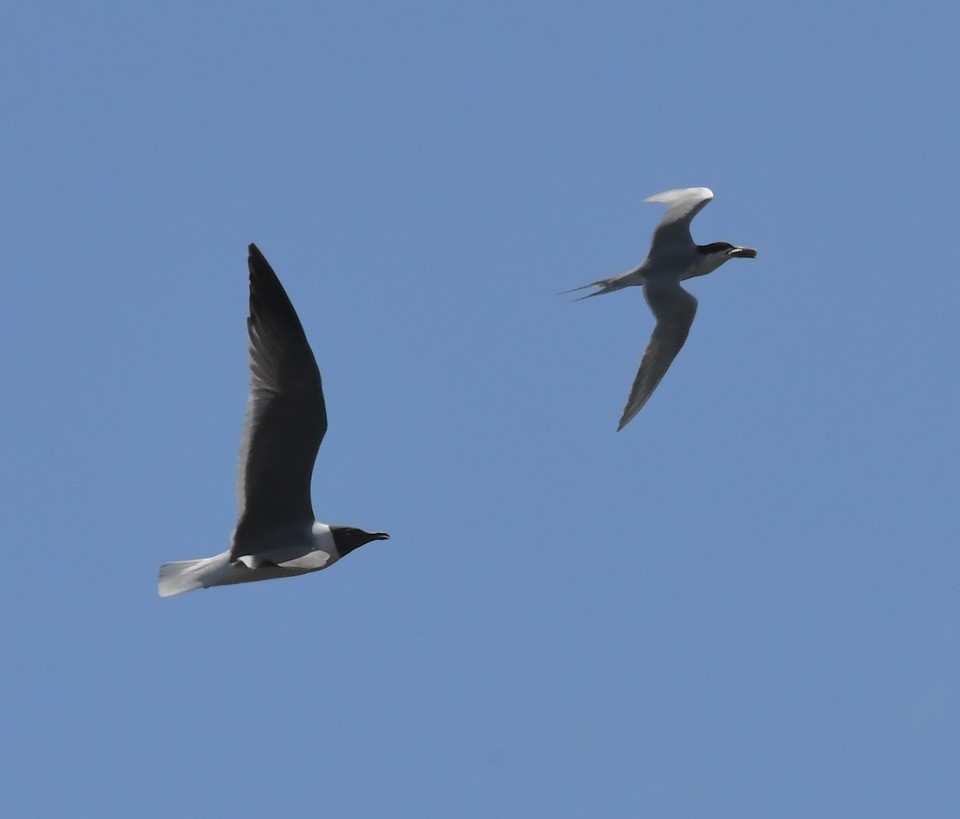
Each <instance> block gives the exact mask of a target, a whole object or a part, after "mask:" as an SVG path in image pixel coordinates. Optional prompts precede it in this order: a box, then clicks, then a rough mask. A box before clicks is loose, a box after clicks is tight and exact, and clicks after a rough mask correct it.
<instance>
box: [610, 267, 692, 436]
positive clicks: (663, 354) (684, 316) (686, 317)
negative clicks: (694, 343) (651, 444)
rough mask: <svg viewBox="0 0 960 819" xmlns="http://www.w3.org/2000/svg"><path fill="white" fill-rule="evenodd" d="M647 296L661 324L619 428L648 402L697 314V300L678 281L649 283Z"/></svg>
mask: <svg viewBox="0 0 960 819" xmlns="http://www.w3.org/2000/svg"><path fill="white" fill-rule="evenodd" d="M643 295H644V298H646V300H647V304H649V305H650V309H651V310H652V311H653V315H654V316H656V318H657V326H656V327H654V328H653V335H652V336H650V341H649V342H648V344H647V349H646V350H644V351H643V358H642V359H641V361H640V370H639V371H638V372H637V377H636V378H635V379H634V382H633V388H632V389H631V390H630V397H629V398H628V399H627V405H626V407H624V409H623V417H622V418H621V419H620V426H618V427H617V430H618V431H619V430H621V429H623V428H624V427H625V426H626V425H627V424H628V423H629V422H630V420H631V419H632V418H633V416H634V415H636V414H637V413H638V412H640V410H641V409H642V407H643V405H644V404H646V403H647V399H648V398H649V397H650V396H651V395H652V394H653V391H654V390H655V389H656V388H657V384H659V383H660V380H661V379H662V378H663V376H664V375H665V374H666V372H667V370H668V369H669V368H670V365H671V364H672V363H673V359H675V358H676V357H677V353H679V352H680V348H681V347H682V346H683V343H684V342H685V341H686V340H687V334H688V333H689V332H690V325H692V324H693V317H694V316H695V315H696V314H697V300H696V299H695V298H694V297H693V296H691V295H690V294H689V293H688V292H687V291H686V290H684V289H683V288H682V287H681V286H680V285H679V284H678V283H676V282H670V283H662V284H652V283H648V284H646V285H644V287H643Z"/></svg>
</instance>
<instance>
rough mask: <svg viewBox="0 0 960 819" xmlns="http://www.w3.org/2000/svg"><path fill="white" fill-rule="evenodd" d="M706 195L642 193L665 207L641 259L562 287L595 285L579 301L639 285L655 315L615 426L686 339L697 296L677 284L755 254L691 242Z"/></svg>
mask: <svg viewBox="0 0 960 819" xmlns="http://www.w3.org/2000/svg"><path fill="white" fill-rule="evenodd" d="M711 199H713V191H711V190H710V189H709V188H680V189H678V190H672V191H664V192H663V193H658V194H656V195H654V196H649V197H647V198H646V199H645V200H644V201H645V202H662V203H663V204H665V205H667V214H666V216H664V217H663V219H662V221H661V222H660V224H659V225H657V228H656V230H654V232H653V241H652V242H651V244H650V252H649V253H648V254H647V258H646V259H644V260H643V261H642V262H641V263H640V264H639V265H638V266H637V267H635V268H634V269H633V270H631V271H630V272H629V273H623V274H622V275H620V276H613V277H612V278H609V279H600V280H599V281H596V282H591V283H590V284H585V285H582V286H581V287H574V288H573V290H567V291H565V292H567V293H572V292H574V291H576V290H585V289H586V288H588V287H596V288H597V289H596V291H595V292H593V293H589V294H587V295H586V296H581V299H588V298H590V297H591V296H601V295H603V294H604V293H612V292H613V291H614V290H620V289H621V288H624V287H629V286H631V285H640V286H641V287H643V296H644V298H645V299H646V300H647V304H648V305H649V306H650V309H651V310H652V311H653V315H654V316H655V317H656V319H657V325H656V327H654V328H653V335H652V336H650V341H649V342H648V344H647V349H646V350H644V351H643V358H642V359H641V360H640V370H639V371H638V372H637V377H636V378H635V379H634V382H633V387H632V389H631V390H630V397H629V398H627V405H626V406H625V407H624V409H623V416H622V417H621V418H620V426H618V427H617V429H618V430H621V429H623V428H624V427H625V426H626V425H627V424H628V423H629V422H630V421H631V419H632V418H633V416H635V415H636V414H637V413H638V412H640V410H641V409H642V407H643V405H644V404H646V403H647V399H648V398H650V396H651V395H652V394H653V391H654V390H655V389H656V388H657V384H659V383H660V380H661V379H662V378H663V376H664V375H665V374H666V372H667V369H668V368H669V367H670V364H671V363H672V362H673V359H675V358H676V357H677V353H679V352H680V348H681V347H682V346H683V343H684V342H685V341H686V340H687V334H688V333H689V332H690V325H691V324H693V317H694V316H695V315H696V313H697V300H696V299H695V298H694V297H693V296H691V295H690V294H689V293H688V292H687V291H686V290H684V289H683V288H682V287H681V286H680V282H682V281H684V280H685V279H692V278H694V277H695V276H705V275H707V273H712V272H713V271H714V270H716V269H717V268H718V267H720V265H722V264H723V263H724V262H725V261H727V260H728V259H753V258H755V257H756V255H757V251H756V250H754V249H753V248H752V247H737V246H736V245H731V244H729V243H728V242H711V243H710V244H708V245H698V244H696V243H695V242H694V241H693V238H692V237H691V236H690V222H692V221H693V217H694V216H696V215H697V214H698V213H699V212H700V211H701V210H702V209H703V206H704V205H706V204H707V202H709V201H710V200H711ZM581 299H578V301H580V300H581Z"/></svg>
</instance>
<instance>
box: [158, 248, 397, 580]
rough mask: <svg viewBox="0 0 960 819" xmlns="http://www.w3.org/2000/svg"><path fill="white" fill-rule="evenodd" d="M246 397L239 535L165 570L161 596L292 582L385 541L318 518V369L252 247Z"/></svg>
mask: <svg viewBox="0 0 960 819" xmlns="http://www.w3.org/2000/svg"><path fill="white" fill-rule="evenodd" d="M248 263H249V267H250V317H249V318H248V319H247V332H248V335H249V356H250V397H249V400H248V402H247V415H246V420H245V421H244V425H243V439H242V442H241V444H240V466H239V478H238V485H237V504H238V506H239V508H240V514H239V519H238V521H237V528H236V529H234V531H233V537H232V543H231V545H230V548H229V549H228V550H227V551H225V552H223V553H221V554H218V555H215V556H214V557H207V558H202V559H200V560H181V561H178V562H176V563H164V564H163V565H162V566H161V567H160V596H161V597H170V596H171V595H174V594H182V593H183V592H188V591H192V590H193V589H200V588H209V587H210V586H226V585H230V584H233V583H250V582H252V581H255V580H270V579H272V578H275V577H293V576H294V575H298V574H306V573H307V572H315V571H319V570H320V569H325V568H327V567H328V566H331V565H332V564H333V563H335V562H336V561H337V560H339V559H340V558H341V557H343V556H344V555H346V554H349V553H350V552H352V551H353V550H354V549H356V548H357V547H359V546H363V545H364V544H365V543H369V542H370V541H372V540H386V539H387V538H388V537H389V535H388V534H387V533H386V532H365V531H363V529H355V528H353V527H351V526H330V525H328V524H326V523H320V522H319V521H317V520H315V519H314V516H313V504H312V503H311V501H310V479H311V476H312V475H313V464H314V461H315V460H316V457H317V451H318V450H319V448H320V442H321V441H322V440H323V436H324V433H325V432H326V431H327V408H326V405H325V403H324V400H323V386H322V384H321V382H320V370H319V369H318V368H317V362H316V360H315V359H314V357H313V352H312V351H311V350H310V345H309V344H308V343H307V337H306V335H305V334H304V332H303V327H302V325H301V324H300V319H298V318H297V314H296V312H295V311H294V309H293V305H292V304H291V303H290V299H289V298H287V294H286V292H285V291H284V289H283V286H282V285H281V284H280V281H279V279H277V274H276V273H274V272H273V269H272V268H271V267H270V265H269V264H268V263H267V260H266V259H265V258H264V257H263V254H262V253H261V252H260V251H259V250H258V249H257V246H256V245H250V256H249V259H248Z"/></svg>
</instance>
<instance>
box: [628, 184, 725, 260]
mask: <svg viewBox="0 0 960 819" xmlns="http://www.w3.org/2000/svg"><path fill="white" fill-rule="evenodd" d="M711 199H713V191H712V190H710V188H678V189H676V190H672V191H664V192H663V193H656V194H654V195H653V196H648V197H647V198H646V199H644V200H643V201H644V202H662V203H663V204H665V205H667V206H668V207H667V213H666V215H665V216H664V217H663V219H661V220H660V224H659V225H657V229H656V230H655V231H654V232H653V242H652V244H651V246H650V255H651V256H656V255H659V254H660V253H662V252H664V251H667V252H669V251H670V250H672V249H673V248H674V247H679V248H686V247H689V246H690V245H692V244H693V238H692V237H691V236H690V222H692V221H693V217H694V216H696V215H697V214H698V213H699V212H700V211H701V210H702V209H703V206H704V205H706V204H707V202H709V201H710V200H711Z"/></svg>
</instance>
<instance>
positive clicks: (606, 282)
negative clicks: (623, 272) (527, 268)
mask: <svg viewBox="0 0 960 819" xmlns="http://www.w3.org/2000/svg"><path fill="white" fill-rule="evenodd" d="M623 278H624V277H623V276H613V277H612V278H609V279H599V280H598V281H595V282H590V284H581V285H580V286H579V287H571V288H570V289H569V290H561V291H560V293H558V294H557V295H560V296H562V295H564V294H565V293H576V292H577V291H578V290H586V289H587V288H588V287H596V288H597V289H596V290H595V291H594V292H593V293H587V295H585V296H580V298H578V299H574V301H583V300H584V299H589V298H593V297H594V296H602V295H603V294H604V293H612V292H613V291H614V290H620V289H621V288H622V287H626V286H627V285H628V284H630V282H625V281H623Z"/></svg>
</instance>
